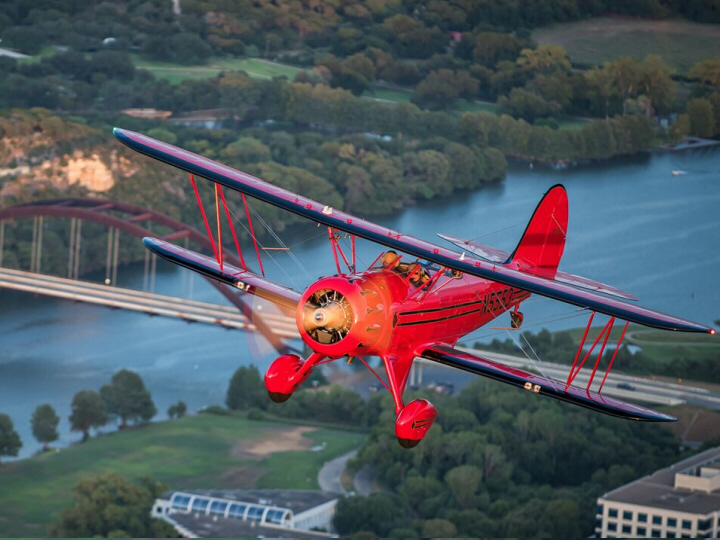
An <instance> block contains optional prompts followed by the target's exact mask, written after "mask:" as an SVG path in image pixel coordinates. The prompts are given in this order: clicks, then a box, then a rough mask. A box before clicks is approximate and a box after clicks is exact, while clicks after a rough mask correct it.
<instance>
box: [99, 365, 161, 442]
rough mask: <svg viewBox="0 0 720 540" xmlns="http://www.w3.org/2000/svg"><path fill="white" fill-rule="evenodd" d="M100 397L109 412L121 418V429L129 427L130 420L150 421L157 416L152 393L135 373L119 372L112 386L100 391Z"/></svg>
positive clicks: (112, 380)
mask: <svg viewBox="0 0 720 540" xmlns="http://www.w3.org/2000/svg"><path fill="white" fill-rule="evenodd" d="M100 395H101V396H102V399H103V402H104V403H105V407H106V408H107V412H108V413H110V414H111V415H113V416H117V417H119V418H120V429H124V428H125V427H127V422H128V420H131V421H135V422H137V421H138V420H143V421H148V420H150V419H151V418H152V417H153V416H155V414H157V409H156V408H155V404H154V403H153V400H152V397H151V396H150V392H148V390H147V389H146V388H145V383H144V382H143V380H142V378H141V377H140V375H138V374H137V373H135V372H134V371H129V370H127V369H123V370H120V371H118V372H117V373H116V374H115V375H113V377H112V379H111V382H110V384H109V385H108V384H106V385H105V386H103V387H102V388H101V389H100Z"/></svg>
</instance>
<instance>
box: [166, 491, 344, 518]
mask: <svg viewBox="0 0 720 540" xmlns="http://www.w3.org/2000/svg"><path fill="white" fill-rule="evenodd" d="M176 491H181V492H182V493H189V494H192V495H202V496H205V497H215V498H218V499H229V500H231V501H241V502H246V503H254V504H261V505H265V506H275V507H279V508H287V509H288V510H292V512H293V514H295V515H298V514H300V513H301V512H305V511H306V510H309V509H311V508H315V507H316V506H320V505H321V504H323V503H326V502H329V501H333V500H335V499H337V498H338V494H337V493H328V492H325V491H310V490H292V489H184V490H172V491H167V492H165V493H164V494H163V498H164V499H167V500H170V497H172V494H173V493H175V492H176Z"/></svg>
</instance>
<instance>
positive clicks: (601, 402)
mask: <svg viewBox="0 0 720 540" xmlns="http://www.w3.org/2000/svg"><path fill="white" fill-rule="evenodd" d="M114 134H115V136H116V137H117V138H118V139H119V140H120V141H121V142H122V143H124V144H126V145H127V146H128V147H130V148H132V149H133V150H136V151H138V152H140V153H142V154H146V155H148V156H150V157H152V158H155V159H157V160H160V161H163V162H165V163H168V164H170V165H173V166H175V167H178V168H180V169H183V170H185V171H187V172H189V173H190V174H191V180H192V185H193V188H194V190H195V194H196V196H197V199H198V203H199V204H200V208H201V211H202V215H203V219H204V221H205V225H206V227H207V230H208V234H209V235H210V238H211V240H212V234H211V231H210V226H209V224H208V221H207V217H206V215H205V212H204V210H202V203H201V200H200V197H199V195H198V193H197V187H196V184H195V180H194V178H193V175H198V176H200V177H203V178H205V179H207V180H210V181H211V182H213V183H214V184H215V194H216V195H215V197H216V211H217V216H218V235H219V234H220V221H219V219H220V214H221V211H220V210H221V207H224V209H225V214H226V216H227V218H228V221H229V225H230V228H231V230H232V232H233V237H234V238H235V243H236V245H237V247H238V251H239V244H238V243H237V238H236V235H235V231H234V228H233V225H232V221H231V220H230V214H229V212H228V210H227V204H226V201H225V196H224V194H223V192H222V187H226V188H230V189H232V190H235V191H238V192H240V193H241V194H242V197H243V202H244V203H245V209H246V212H247V202H246V201H245V196H246V195H248V196H251V197H254V198H256V199H259V200H261V201H264V202H266V203H269V204H272V205H275V206H277V207H280V208H283V209H285V210H288V211H290V212H294V213H296V214H299V215H301V216H304V217H306V218H308V219H311V220H313V221H315V222H317V223H318V224H322V225H325V226H327V227H328V236H329V240H330V244H331V246H332V251H333V254H334V259H335V266H336V271H337V273H336V275H333V276H330V277H322V278H320V279H318V280H317V281H316V282H315V283H313V284H312V285H310V286H309V287H308V288H307V289H306V290H305V291H304V292H299V291H295V290H293V289H291V288H288V287H285V286H283V285H280V284H278V283H275V282H273V281H270V280H268V279H266V278H265V277H264V273H263V275H258V274H256V273H253V272H251V271H250V270H248V269H247V267H246V266H245V263H244V260H243V259H242V254H241V253H239V255H240V260H241V261H243V262H242V265H241V266H242V268H238V267H235V266H232V265H230V264H227V262H223V259H222V247H221V246H220V242H219V241H218V242H217V244H216V245H215V255H216V258H215V259H213V258H211V257H207V256H204V255H201V254H199V253H195V252H192V251H189V250H187V249H183V248H181V247H178V246H176V245H173V244H170V243H168V242H166V241H163V240H159V239H155V238H145V239H144V240H143V241H144V243H145V245H146V246H147V247H148V249H150V250H152V251H153V252H154V253H156V254H157V255H159V256H161V257H164V258H165V259H168V260H170V261H172V262H174V263H176V264H179V265H181V266H184V267H186V268H189V269H191V270H194V271H196V272H199V273H200V274H203V275H205V276H209V277H211V278H214V279H216V280H218V281H221V282H223V283H226V284H229V285H231V286H233V287H236V288H237V289H239V290H241V291H244V292H246V293H248V294H253V295H257V296H259V297H262V298H265V299H269V300H271V301H273V302H275V303H276V304H278V305H279V306H281V307H282V308H284V309H285V310H291V311H293V312H294V313H296V319H297V327H298V331H299V332H300V335H301V336H302V339H303V341H304V342H305V343H306V344H307V346H308V347H309V348H310V349H311V350H312V351H313V353H312V354H311V355H310V356H309V358H307V359H305V360H303V359H301V358H300V357H298V356H297V355H293V354H285V355H282V356H280V357H279V358H277V359H276V360H275V361H274V362H273V363H272V365H271V366H270V368H269V369H268V371H267V373H266V374H265V385H266V387H267V391H268V393H269V395H270V397H271V398H272V399H273V400H274V401H276V402H283V401H286V400H287V399H288V398H289V397H290V396H291V395H292V393H293V392H294V391H295V390H297V389H298V388H299V386H300V385H301V384H302V383H303V381H305V380H306V379H307V377H308V375H309V374H310V372H311V371H312V369H313V368H314V367H315V366H318V365H319V364H321V363H324V362H329V361H333V360H336V359H339V358H342V357H349V358H357V359H358V360H359V361H361V362H363V363H364V364H366V365H367V363H366V361H365V359H364V357H367V356H379V357H380V358H381V359H382V362H383V364H384V367H385V372H386V373H387V383H385V382H384V381H383V380H382V379H380V380H381V382H383V384H384V385H385V386H386V387H387V388H388V390H389V391H390V393H391V394H392V397H393V400H394V403H395V412H396V415H397V416H396V421H395V433H396V435H397V438H398V440H399V442H400V444H401V445H402V446H404V447H406V448H410V447H413V446H415V445H417V444H418V443H419V442H420V441H421V440H422V438H423V437H424V436H425V434H426V433H427V432H428V430H429V429H430V427H431V426H432V424H433V422H434V421H435V419H436V417H437V410H436V409H435V407H434V406H433V405H432V404H431V403H430V402H429V401H427V400H425V399H416V400H413V401H411V402H410V403H405V402H404V401H403V391H404V389H405V386H406V383H407V381H408V375H409V373H410V368H411V366H412V364H413V361H414V359H415V358H417V357H421V358H424V359H427V360H430V361H433V362H438V363H440V364H444V365H446V366H451V367H455V368H459V369H462V370H465V371H469V372H472V373H476V374H478V375H483V376H485V377H489V378H492V379H495V380H498V381H502V382H505V383H508V384H512V385H514V386H518V387H520V388H523V389H525V390H528V391H530V392H533V393H535V394H538V395H541V396H548V397H552V398H555V399H559V400H563V401H567V402H570V403H574V404H576V405H580V406H583V407H587V408H589V409H593V410H595V411H599V412H603V413H606V414H610V415H614V416H617V417H621V418H627V419H633V420H641V421H651V422H667V421H673V420H675V418H673V417H672V416H669V415H667V414H663V413H659V412H656V411H653V410H650V409H646V408H644V407H640V406H637V405H633V404H629V403H625V402H622V401H619V400H617V399H612V398H608V397H605V396H604V395H602V394H601V390H602V386H603V384H604V383H605V379H606V377H607V372H608V371H609V370H610V368H611V367H612V362H613V361H614V359H615V356H614V355H613V357H612V359H611V360H610V362H609V365H608V367H607V370H606V373H605V377H604V378H603V380H602V382H601V383H600V385H599V388H598V389H597V390H592V389H591V385H592V383H593V379H594V377H595V373H596V371H597V369H598V365H599V363H600V360H601V358H602V354H603V351H604V349H605V346H606V344H607V342H608V338H609V337H610V331H611V329H612V327H613V324H614V322H615V320H616V319H621V320H623V321H625V325H624V328H623V331H622V335H621V337H620V340H622V336H623V335H624V334H625V330H626V329H627V325H628V324H629V323H630V322H633V323H637V324H641V325H645V326H651V327H655V328H661V329H665V330H676V331H682V332H707V333H710V334H713V333H714V332H715V331H714V330H713V329H711V328H709V327H707V326H703V325H701V324H697V323H694V322H690V321H687V320H684V319H680V318H677V317H673V316H670V315H665V314H663V313H659V312H657V311H653V310H650V309H647V308H643V307H640V306H637V305H634V304H631V303H629V302H626V301H625V300H636V298H634V297H633V296H632V295H630V294H628V293H625V292H623V291H620V290H618V289H615V288H613V287H610V286H608V285H604V284H602V283H597V282H595V281H592V280H589V279H586V278H582V277H578V276H574V275H571V274H568V273H565V272H560V271H558V265H559V263H560V259H561V258H562V254H563V250H564V248H565V238H566V233H567V225H568V200H567V194H566V192H565V189H564V188H563V186H561V185H556V186H554V187H553V188H551V189H550V190H549V191H548V192H547V193H546V194H545V196H544V197H543V199H542V200H541V201H540V203H539V205H538V206H537V209H536V210H535V213H534V214H533V216H532V218H531V219H530V222H529V223H528V225H527V228H526V229H525V232H524V234H523V236H522V238H521V240H520V242H519V244H518V245H517V247H516V248H515V251H513V252H512V253H506V252H503V251H500V250H497V249H494V248H491V247H488V246H484V245H480V244H477V243H475V242H471V241H467V240H463V239H460V238H454V237H450V236H442V235H441V236H442V237H443V238H444V239H445V240H447V241H449V242H450V243H452V244H454V245H455V246H457V247H458V248H460V249H461V250H462V251H454V250H450V249H446V248H444V247H440V246H437V245H435V244H431V243H429V242H426V241H423V240H419V239H417V238H413V237H412V236H408V235H405V234H402V233H399V232H397V231H393V230H390V229H387V228H385V227H381V226H379V225H376V224H374V223H370V222H368V221H365V220H363V219H359V218H357V217H355V216H352V215H349V214H346V213H344V212H341V211H339V210H337V209H335V208H330V207H328V206H326V205H323V204H322V203H318V202H315V201H313V200H310V199H308V198H306V197H303V196H302V195H298V194H295V193H291V192H289V191H286V190H284V189H281V188H279V187H277V186H274V185H271V184H268V183H267V182H264V181H262V180H260V179H258V178H255V177H253V176H250V175H248V174H245V173H242V172H240V171H237V170H235V169H232V168H230V167H227V166H224V165H222V164H220V163H217V162H215V161H212V160H210V159H207V158H204V157H202V156H199V155H196V154H193V153H191V152H188V151H186V150H182V149H180V148H177V147H175V146H172V145H170V144H167V143H164V142H160V141H157V140H154V139H152V138H150V137H147V136H144V135H141V134H139V133H134V132H131V131H126V130H122V129H115V130H114ZM218 194H219V197H218ZM247 218H248V220H250V213H249V212H248V213H247ZM249 225H250V230H251V231H252V222H250V223H249ZM341 233H343V234H346V235H349V238H350V240H351V248H350V249H351V252H350V253H349V254H347V255H346V253H345V252H344V251H343V249H342V248H341V246H340V243H339V242H338V239H339V238H340V234H341ZM355 238H363V239H366V240H371V241H373V242H376V243H378V244H381V245H383V246H385V247H386V248H388V251H386V252H384V253H381V254H380V256H379V257H378V258H377V259H376V260H375V262H374V263H373V264H371V265H370V267H369V268H368V269H366V270H359V269H358V268H357V267H356V261H355ZM253 239H254V233H253ZM346 249H347V248H346ZM256 251H257V244H256ZM258 257H259V251H258ZM406 257H408V258H412V260H408V259H407V258H406ZM341 264H344V265H345V267H346V270H344V269H343V267H342V266H341ZM261 272H262V266H261ZM531 294H536V295H540V296H543V297H547V298H552V299H555V300H560V301H562V302H566V303H569V304H574V305H576V306H579V307H581V308H584V309H587V310H588V312H589V313H590V320H589V321H588V325H587V328H586V330H585V336H584V337H583V340H582V343H581V344H580V347H579V348H578V351H577V354H576V355H575V361H574V362H573V364H572V367H571V369H570V373H569V376H568V378H567V380H566V381H558V380H554V379H550V378H547V377H543V376H539V375H535V374H533V373H529V372H525V371H522V370H519V369H515V368H511V367H509V366H506V365H503V364H501V363H498V362H494V361H492V360H489V359H487V358H483V357H482V356H478V355H475V354H469V353H467V352H462V351H459V350H457V349H455V348H454V346H455V345H456V343H457V341H458V339H459V338H461V337H462V336H464V335H467V334H469V333H470V332H472V331H474V330H476V329H478V328H480V327H481V326H483V325H485V324H487V323H488V322H490V321H492V320H493V319H495V318H496V317H498V316H499V315H500V314H502V313H504V312H506V311H510V315H511V323H512V326H513V327H515V328H519V327H520V325H521V324H522V313H521V312H520V311H519V310H518V308H519V306H520V304H521V302H523V301H524V300H526V299H527V298H528V297H529V296H530V295H531ZM596 312H597V313H603V314H605V315H608V316H609V317H610V319H609V320H608V322H607V324H606V325H605V327H604V329H603V331H602V332H601V333H600V335H599V336H598V337H597V338H596V339H595V340H594V343H593V345H592V347H590V350H589V351H587V352H585V351H584V344H585V339H586V337H587V333H588V330H589V328H590V324H591V322H592V318H593V316H594V315H595V313H596ZM600 342H602V343H601V345H600V350H599V354H598V356H597V359H596V360H595V361H594V367H593V370H592V374H591V377H590V381H589V382H588V384H587V385H586V387H584V388H580V387H578V386H575V385H573V384H572V383H573V381H574V379H575V378H576V376H577V374H578V373H579V371H580V369H581V368H582V367H583V365H584V364H585V362H586V361H587V360H588V358H589V357H590V355H591V353H592V352H593V349H594V348H595V346H596V345H598V344H599V343H600ZM619 345H620V342H618V344H617V345H616V347H615V354H617V351H618V349H619ZM368 367H370V366H368ZM376 376H377V374H376ZM378 378H380V377H379V376H378Z"/></svg>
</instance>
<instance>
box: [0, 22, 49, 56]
mask: <svg viewBox="0 0 720 540" xmlns="http://www.w3.org/2000/svg"><path fill="white" fill-rule="evenodd" d="M44 41H45V40H44V36H43V34H42V32H41V31H40V30H38V29H37V28H35V27H33V26H14V27H11V28H8V29H6V30H4V31H3V33H2V43H3V47H11V48H14V49H17V50H19V51H20V52H22V53H25V54H36V53H38V52H40V48H41V47H42V45H43V43H44Z"/></svg>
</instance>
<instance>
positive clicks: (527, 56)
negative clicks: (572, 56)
mask: <svg viewBox="0 0 720 540" xmlns="http://www.w3.org/2000/svg"><path fill="white" fill-rule="evenodd" d="M515 62H516V63H517V65H518V66H519V67H521V68H522V69H526V70H528V71H533V72H535V73H549V72H552V71H556V70H560V71H569V70H570V60H569V59H568V57H567V53H566V52H565V49H564V48H563V47H561V46H560V45H540V46H539V47H538V48H536V49H523V50H521V51H520V56H518V58H517V60H516V61H515Z"/></svg>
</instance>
